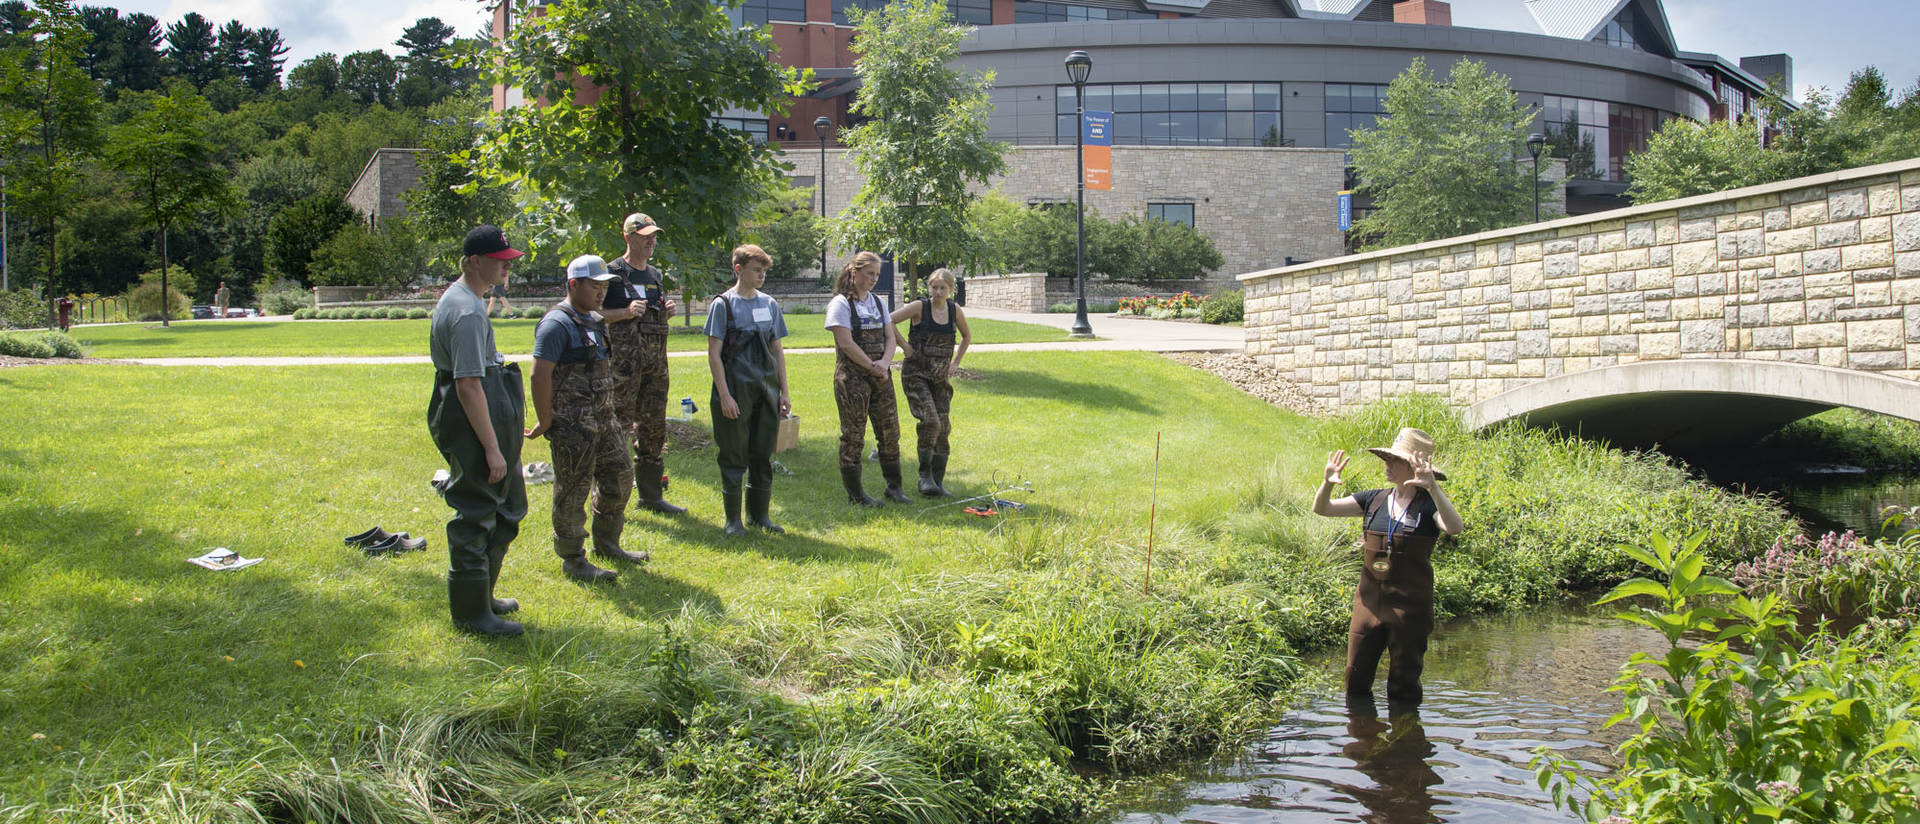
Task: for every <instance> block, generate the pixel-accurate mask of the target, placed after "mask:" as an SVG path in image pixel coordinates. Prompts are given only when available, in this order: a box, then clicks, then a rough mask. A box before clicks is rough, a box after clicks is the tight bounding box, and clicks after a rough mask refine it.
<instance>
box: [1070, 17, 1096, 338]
mask: <svg viewBox="0 0 1920 824" xmlns="http://www.w3.org/2000/svg"><path fill="white" fill-rule="evenodd" d="M1066 62H1067V79H1069V80H1072V81H1073V115H1074V116H1073V185H1074V192H1075V203H1076V208H1075V209H1074V212H1073V223H1074V236H1075V241H1074V242H1075V246H1074V253H1073V275H1074V277H1073V281H1074V292H1075V293H1076V297H1075V299H1074V304H1073V329H1072V330H1071V331H1070V334H1071V336H1073V337H1076V338H1090V337H1093V324H1091V323H1088V322H1087V128H1086V117H1087V112H1086V101H1087V94H1086V92H1087V76H1088V75H1091V74H1093V58H1092V57H1089V56H1087V53H1086V52H1084V51H1080V50H1078V49H1075V50H1074V52H1073V53H1072V54H1069V55H1067V61H1066Z"/></svg>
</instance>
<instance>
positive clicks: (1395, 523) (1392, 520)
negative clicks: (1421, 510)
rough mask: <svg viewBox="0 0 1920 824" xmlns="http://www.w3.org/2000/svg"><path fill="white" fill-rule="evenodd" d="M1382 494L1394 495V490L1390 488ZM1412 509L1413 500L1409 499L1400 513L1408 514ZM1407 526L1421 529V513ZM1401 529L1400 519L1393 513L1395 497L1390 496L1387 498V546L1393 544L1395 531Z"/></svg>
mask: <svg viewBox="0 0 1920 824" xmlns="http://www.w3.org/2000/svg"><path fill="white" fill-rule="evenodd" d="M1381 494H1383V495H1388V496H1391V495H1393V490H1391V489H1389V490H1387V491H1385V492H1383V493H1381ZM1411 509H1413V502H1412V501H1408V502H1407V506H1406V508H1405V509H1402V510H1400V514H1401V515H1406V514H1407V512H1408V510H1411ZM1407 528H1408V529H1419V528H1420V516H1419V515H1415V516H1413V523H1411V524H1408V525H1407ZM1399 531H1400V519H1399V518H1398V517H1395V516H1394V514H1393V498H1392V497H1388V498H1387V546H1393V536H1394V533H1396V532H1399Z"/></svg>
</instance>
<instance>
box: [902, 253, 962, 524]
mask: <svg viewBox="0 0 1920 824" xmlns="http://www.w3.org/2000/svg"><path fill="white" fill-rule="evenodd" d="M953 287H954V283H953V272H952V271H950V270H947V269H935V270H934V271H933V274H931V275H928V276H927V296H926V297H925V298H923V299H921V300H916V301H914V302H912V303H909V304H907V305H905V306H902V307H900V308H899V309H895V310H894V311H893V316H892V321H893V322H894V323H895V324H899V323H901V322H903V321H911V324H910V325H909V326H908V327H907V339H906V343H903V344H901V346H900V358H901V360H900V391H901V392H903V393H905V394H906V396H907V411H909V412H912V413H913V417H914V418H915V419H916V420H918V421H919V422H920V424H919V426H917V427H915V428H914V436H915V439H916V440H917V441H918V447H919V455H920V494H922V495H927V496H943V495H946V494H947V490H946V486H945V485H946V482H947V455H948V449H947V436H948V435H950V434H951V433H952V432H953V421H952V418H951V417H950V416H949V410H950V408H951V406H952V404H953V376H954V374H955V373H957V372H959V371H960V359H961V358H964V357H966V356H967V346H968V345H970V344H972V343H973V331H972V330H970V329H968V328H967V316H966V313H964V312H962V311H960V306H959V304H956V303H954V302H953V301H952V297H953ZM956 334H957V335H958V338H959V346H957V347H956V346H955V345H954V339H955V336H956Z"/></svg>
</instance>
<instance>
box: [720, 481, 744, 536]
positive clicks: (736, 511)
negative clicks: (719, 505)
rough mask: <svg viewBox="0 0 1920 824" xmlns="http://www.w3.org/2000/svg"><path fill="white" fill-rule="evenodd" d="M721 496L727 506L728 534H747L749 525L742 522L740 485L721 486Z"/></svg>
mask: <svg viewBox="0 0 1920 824" xmlns="http://www.w3.org/2000/svg"><path fill="white" fill-rule="evenodd" d="M720 498H721V500H722V502H723V503H724V504H725V505H726V508H727V534H728V535H733V536H735V537H738V536H741V535H745V534H747V527H746V525H745V524H742V523H740V487H738V486H727V485H724V484H722V485H721V487H720Z"/></svg>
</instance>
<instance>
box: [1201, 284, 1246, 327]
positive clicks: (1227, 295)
mask: <svg viewBox="0 0 1920 824" xmlns="http://www.w3.org/2000/svg"><path fill="white" fill-rule="evenodd" d="M1246 308H1247V299H1246V293H1245V292H1242V291H1240V290H1239V289H1235V290H1233V291H1230V292H1221V293H1220V294H1217V295H1214V296H1212V297H1210V298H1207V299H1206V300H1205V301H1204V302H1202V303H1201V304H1200V319H1201V320H1203V321H1206V322H1208V323H1239V322H1240V321H1242V320H1245V319H1246Z"/></svg>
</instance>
